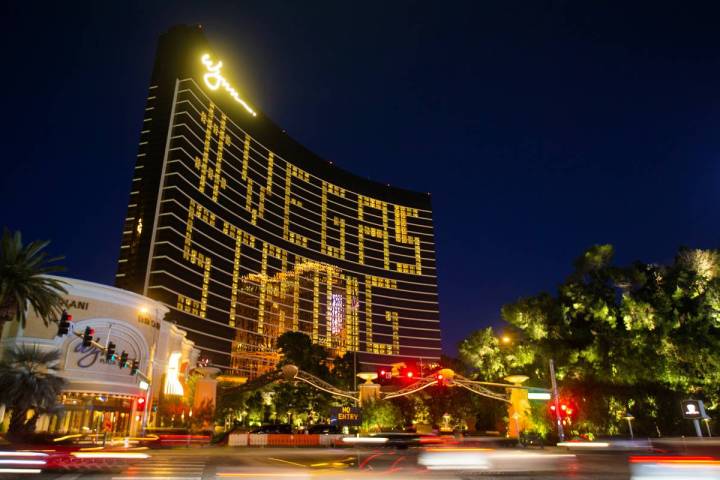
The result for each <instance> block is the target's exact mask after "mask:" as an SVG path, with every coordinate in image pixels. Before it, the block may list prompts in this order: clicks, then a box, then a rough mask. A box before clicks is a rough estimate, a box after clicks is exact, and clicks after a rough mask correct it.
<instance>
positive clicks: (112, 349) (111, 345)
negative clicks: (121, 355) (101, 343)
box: [105, 342, 117, 363]
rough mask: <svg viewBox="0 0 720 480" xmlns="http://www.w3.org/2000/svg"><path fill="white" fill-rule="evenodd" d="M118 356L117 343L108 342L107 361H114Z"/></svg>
mask: <svg viewBox="0 0 720 480" xmlns="http://www.w3.org/2000/svg"><path fill="white" fill-rule="evenodd" d="M116 357H117V356H116V355H115V344H114V343H113V342H108V344H107V350H106V351H105V361H106V362H108V363H110V362H114V361H115V358H116Z"/></svg>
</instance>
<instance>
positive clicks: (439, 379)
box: [435, 372, 445, 387]
mask: <svg viewBox="0 0 720 480" xmlns="http://www.w3.org/2000/svg"><path fill="white" fill-rule="evenodd" d="M435 380H437V384H438V386H439V387H444V386H445V375H443V374H442V373H440V372H438V373H436V374H435Z"/></svg>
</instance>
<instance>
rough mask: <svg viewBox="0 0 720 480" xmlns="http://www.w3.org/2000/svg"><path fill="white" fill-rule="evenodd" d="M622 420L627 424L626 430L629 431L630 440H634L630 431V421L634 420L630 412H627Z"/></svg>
mask: <svg viewBox="0 0 720 480" xmlns="http://www.w3.org/2000/svg"><path fill="white" fill-rule="evenodd" d="M623 418H624V419H625V420H627V422H628V429H629V430H630V440H633V439H635V435H634V434H633V429H632V421H633V420H635V417H633V416H632V414H631V413H630V412H627V413H626V414H625V416H624V417H623Z"/></svg>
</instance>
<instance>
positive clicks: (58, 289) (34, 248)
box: [0, 230, 67, 330]
mask: <svg viewBox="0 0 720 480" xmlns="http://www.w3.org/2000/svg"><path fill="white" fill-rule="evenodd" d="M49 243H50V242H43V241H35V242H30V243H29V244H27V245H23V243H22V236H21V235H20V232H15V233H11V232H10V231H9V230H5V231H4V232H3V235H2V238H0V330H1V329H2V326H3V325H4V324H5V322H9V321H13V320H19V321H20V323H21V324H22V325H23V326H25V321H26V317H27V306H28V304H29V305H30V306H32V308H33V310H34V311H35V313H37V314H38V316H40V317H41V318H42V319H43V321H44V322H45V324H46V325H47V324H48V321H50V320H53V321H54V320H55V319H56V318H57V317H58V315H59V314H60V312H61V311H62V296H61V294H63V293H67V292H66V291H65V289H64V288H63V282H61V281H59V280H56V279H54V278H49V277H48V276H47V274H49V273H54V272H58V271H61V270H62V267H60V266H58V265H50V264H51V263H54V262H56V261H58V260H61V259H62V258H63V257H55V258H48V257H47V253H46V252H44V251H43V249H44V248H45V247H47V246H48V244H49Z"/></svg>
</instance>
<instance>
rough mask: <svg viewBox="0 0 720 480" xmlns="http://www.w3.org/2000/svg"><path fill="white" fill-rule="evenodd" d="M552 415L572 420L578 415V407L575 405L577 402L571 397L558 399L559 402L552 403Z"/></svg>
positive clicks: (564, 419)
mask: <svg viewBox="0 0 720 480" xmlns="http://www.w3.org/2000/svg"><path fill="white" fill-rule="evenodd" d="M549 408H550V415H551V416H552V417H554V418H560V420H563V421H571V420H573V419H574V418H575V417H577V415H578V409H577V407H576V406H575V402H573V401H572V400H569V399H564V398H563V399H558V404H557V406H555V403H551V404H550V406H549Z"/></svg>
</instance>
